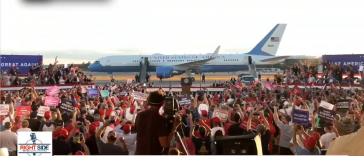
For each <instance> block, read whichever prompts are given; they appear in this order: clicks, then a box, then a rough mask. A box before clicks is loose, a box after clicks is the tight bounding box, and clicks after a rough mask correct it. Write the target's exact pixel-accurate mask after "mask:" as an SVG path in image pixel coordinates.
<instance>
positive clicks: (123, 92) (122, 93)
mask: <svg viewBox="0 0 364 156" xmlns="http://www.w3.org/2000/svg"><path fill="white" fill-rule="evenodd" d="M126 94H128V93H127V92H126V91H122V92H120V93H119V95H121V96H125V95H126Z"/></svg>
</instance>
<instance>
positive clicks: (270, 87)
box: [264, 82, 274, 90]
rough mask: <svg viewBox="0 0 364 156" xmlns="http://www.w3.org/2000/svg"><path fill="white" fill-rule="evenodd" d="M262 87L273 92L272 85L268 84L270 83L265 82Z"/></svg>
mask: <svg viewBox="0 0 364 156" xmlns="http://www.w3.org/2000/svg"><path fill="white" fill-rule="evenodd" d="M264 87H265V88H267V89H268V90H273V89H274V86H273V84H272V83H270V82H265V83H264Z"/></svg>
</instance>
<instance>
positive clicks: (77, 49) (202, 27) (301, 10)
mask: <svg viewBox="0 0 364 156" xmlns="http://www.w3.org/2000/svg"><path fill="white" fill-rule="evenodd" d="M62 1H68V2H62ZM85 1H87V0H83V1H81V0H78V2H73V3H70V2H69V0H57V1H56V2H51V3H44V4H42V3H37V4H26V3H24V2H23V1H21V0H1V9H0V11H1V29H0V30H1V31H0V35H1V53H2V54H41V55H43V56H44V58H45V62H46V63H47V62H50V61H53V58H54V57H55V56H58V58H59V60H60V61H61V62H62V63H71V62H73V63H79V62H83V61H85V62H87V61H88V60H90V61H94V60H96V59H98V58H100V57H103V56H108V55H115V54H120V55H123V54H126V55H128V54H153V53H162V54H191V53H202V54H203V53H212V52H213V51H214V50H215V48H216V47H217V46H218V45H221V53H245V52H248V51H250V50H251V49H252V48H253V47H254V46H255V45H256V44H257V43H258V42H259V41H260V40H261V39H262V38H263V37H264V36H265V35H266V34H267V33H268V32H269V31H270V30H271V29H272V28H273V27H274V26H275V25H276V24H277V23H287V28H286V31H285V34H284V36H283V39H282V43H281V45H280V47H279V50H278V54H277V55H314V56H318V55H322V54H351V53H356V54H358V53H364V51H363V47H362V45H363V40H364V39H363V38H362V37H363V36H364V16H363V15H364V9H363V8H364V1H359V0H355V1H354V0H346V1H336V0H319V1H318V0H303V1H298V0H297V1H292V0H267V1H264V0H221V1H214V0H180V1H177V0H173V1H172V0H128V1H125V0H104V1H103V0H100V1H102V2H97V1H98V0H93V1H92V2H85Z"/></svg>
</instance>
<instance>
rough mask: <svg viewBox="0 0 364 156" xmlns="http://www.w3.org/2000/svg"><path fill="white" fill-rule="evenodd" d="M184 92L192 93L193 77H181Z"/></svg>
mask: <svg viewBox="0 0 364 156" xmlns="http://www.w3.org/2000/svg"><path fill="white" fill-rule="evenodd" d="M181 86H182V94H187V95H191V86H192V78H189V77H186V78H181Z"/></svg>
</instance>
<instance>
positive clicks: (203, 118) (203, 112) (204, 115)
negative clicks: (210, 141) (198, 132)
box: [198, 110, 211, 128]
mask: <svg viewBox="0 0 364 156" xmlns="http://www.w3.org/2000/svg"><path fill="white" fill-rule="evenodd" d="M207 116H208V113H207V110H201V120H200V121H199V122H198V124H199V125H200V126H202V125H203V123H202V122H205V123H206V124H207V125H208V126H209V127H210V128H211V120H210V119H208V118H207Z"/></svg>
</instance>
